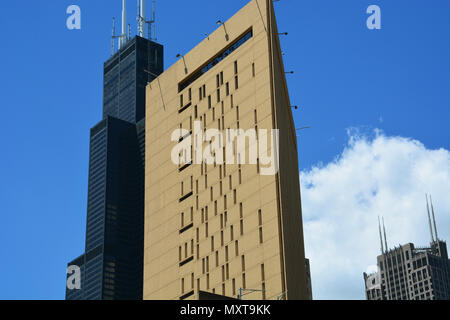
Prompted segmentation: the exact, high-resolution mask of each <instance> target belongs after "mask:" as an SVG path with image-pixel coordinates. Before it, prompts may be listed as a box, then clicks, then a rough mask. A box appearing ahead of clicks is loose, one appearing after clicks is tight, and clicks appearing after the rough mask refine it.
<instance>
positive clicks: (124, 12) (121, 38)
mask: <svg viewBox="0 0 450 320" xmlns="http://www.w3.org/2000/svg"><path fill="white" fill-rule="evenodd" d="M127 40H128V37H127V1H126V0H122V33H121V34H120V36H119V49H121V48H122V47H123V46H124V45H125V44H126V43H127Z"/></svg>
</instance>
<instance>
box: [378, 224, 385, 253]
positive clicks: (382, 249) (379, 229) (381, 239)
mask: <svg viewBox="0 0 450 320" xmlns="http://www.w3.org/2000/svg"><path fill="white" fill-rule="evenodd" d="M378 231H379V232H380V242H381V254H384V248H383V235H382V234H381V225H380V216H378Z"/></svg>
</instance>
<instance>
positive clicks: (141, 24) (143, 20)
mask: <svg viewBox="0 0 450 320" xmlns="http://www.w3.org/2000/svg"><path fill="white" fill-rule="evenodd" d="M155 12H156V10H155V0H153V4H152V13H151V16H152V19H151V20H146V17H145V0H140V14H139V17H138V21H139V27H138V33H139V34H142V37H144V38H145V25H146V24H147V26H148V32H147V39H149V40H152V41H156V24H155V22H156V14H155ZM153 26H154V28H152V27H153ZM153 29H154V31H155V32H154V35H153V32H152V31H153Z"/></svg>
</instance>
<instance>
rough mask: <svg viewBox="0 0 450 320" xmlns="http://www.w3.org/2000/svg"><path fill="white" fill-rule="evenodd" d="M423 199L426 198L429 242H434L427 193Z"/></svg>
mask: <svg viewBox="0 0 450 320" xmlns="http://www.w3.org/2000/svg"><path fill="white" fill-rule="evenodd" d="M425 199H426V200H427V212H428V224H429V225H430V234H431V242H434V237H433V226H432V225H431V215H430V206H429V205H428V195H427V194H425Z"/></svg>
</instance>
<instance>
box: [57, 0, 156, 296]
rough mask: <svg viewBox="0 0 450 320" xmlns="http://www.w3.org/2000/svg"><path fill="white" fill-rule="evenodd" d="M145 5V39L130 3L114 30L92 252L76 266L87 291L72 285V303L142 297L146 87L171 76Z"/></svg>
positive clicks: (92, 194) (91, 207) (91, 205)
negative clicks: (130, 20) (133, 27)
mask: <svg viewBox="0 0 450 320" xmlns="http://www.w3.org/2000/svg"><path fill="white" fill-rule="evenodd" d="M138 5H139V9H138V10H139V13H138V35H137V36H135V37H134V38H133V39H130V36H129V35H130V30H129V26H128V30H127V24H126V0H123V9H122V33H121V34H120V35H117V36H116V35H115V34H114V33H115V31H114V29H113V37H112V48H111V50H112V56H111V58H110V59H109V60H108V61H106V62H105V63H104V80H103V119H102V120H101V121H100V122H99V123H98V124H97V125H95V126H94V127H93V128H92V129H91V132H90V152H89V182H88V204H87V224H86V245H85V252H84V254H82V255H81V256H80V257H78V258H76V259H75V260H73V261H71V262H70V263H68V267H69V268H68V270H71V269H70V268H71V267H72V268H73V266H75V268H79V269H78V270H79V271H80V284H81V286H80V289H71V288H69V287H66V300H141V299H142V283H143V279H142V277H143V252H144V175H145V171H144V168H145V99H146V97H145V87H146V86H147V83H149V82H151V81H152V80H153V79H155V78H156V77H157V76H158V75H159V74H161V73H162V72H163V46H162V45H160V44H158V43H156V42H154V41H153V39H152V28H151V27H152V24H153V23H154V21H155V19H154V8H153V20H151V21H147V20H146V17H145V11H146V10H145V0H139V3H138ZM147 24H148V26H149V28H148V32H147V33H148V39H147V36H146V32H145V26H146V25H147ZM116 39H118V42H119V50H118V51H117V52H115V49H114V47H115V42H116ZM67 276H68V279H69V278H70V276H71V272H68V275H67ZM69 281H70V280H69Z"/></svg>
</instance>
